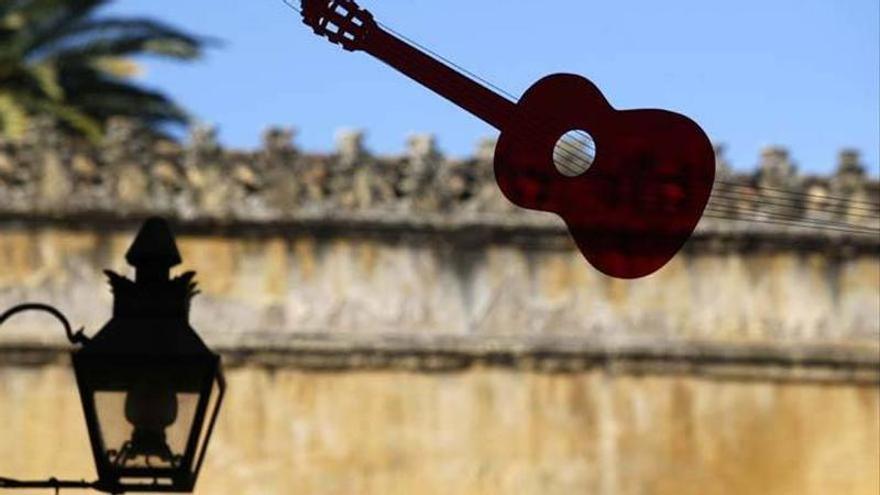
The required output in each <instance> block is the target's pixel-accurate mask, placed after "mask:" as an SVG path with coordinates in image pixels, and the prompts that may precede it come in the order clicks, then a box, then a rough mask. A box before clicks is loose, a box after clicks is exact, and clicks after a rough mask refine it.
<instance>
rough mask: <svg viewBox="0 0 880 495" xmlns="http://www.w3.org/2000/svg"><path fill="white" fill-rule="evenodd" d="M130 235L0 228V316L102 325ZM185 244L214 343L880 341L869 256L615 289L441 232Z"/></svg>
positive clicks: (684, 261) (515, 250)
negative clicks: (28, 311) (31, 312)
mask: <svg viewBox="0 0 880 495" xmlns="http://www.w3.org/2000/svg"><path fill="white" fill-rule="evenodd" d="M132 235H133V231H131V230H126V229H122V230H119V231H115V232H114V231H110V232H105V233H97V232H94V231H77V230H71V229H65V228H63V227H52V228H27V229H25V228H20V229H17V228H8V227H7V228H5V229H4V230H3V232H2V234H0V266H3V267H4V269H3V270H0V306H2V307H7V306H11V305H12V304H15V303H17V302H21V301H26V300H38V301H45V302H50V303H52V304H55V305H57V306H58V307H59V308H61V309H62V310H63V311H65V312H66V313H67V314H68V315H69V317H70V318H71V320H72V321H73V322H74V323H75V324H83V325H85V326H86V328H87V329H88V330H96V329H97V328H99V326H100V325H101V324H102V323H103V322H104V321H106V320H107V319H108V318H109V311H110V307H111V304H110V303H111V296H110V292H109V290H108V287H107V285H106V282H105V280H104V275H103V274H102V273H101V269H103V268H112V269H115V270H120V271H122V272H126V273H127V272H128V270H129V268H128V267H126V266H125V265H124V262H123V261H122V260H124V253H125V250H126V249H127V248H128V245H129V243H130V240H131V238H132ZM563 241H564V239H563ZM566 242H567V241H566ZM179 245H180V249H181V253H182V256H183V259H184V264H183V265H182V267H181V269H195V270H197V272H198V276H197V280H198V282H199V284H200V288H201V290H202V292H203V294H201V295H199V296H197V297H196V299H195V300H194V304H193V314H192V321H193V323H194V325H195V327H196V328H197V329H199V330H200V331H201V332H202V333H203V334H204V335H205V336H206V338H207V340H208V341H210V342H213V343H214V344H217V345H225V346H235V345H241V344H244V343H247V342H253V341H254V340H256V341H278V340H283V339H284V337H285V336H292V335H294V334H297V333H300V334H302V333H305V334H338V335H345V334H353V335H356V336H364V335H375V336H377V337H378V336H383V335H395V334H397V335H399V334H405V335H409V336H414V335H415V336H418V335H423V336H465V337H466V336H485V337H489V336H506V335H529V336H533V337H535V336H540V337H547V338H552V339H557V340H565V339H589V340H591V341H593V342H594V343H604V344H606V345H618V344H621V345H623V344H627V343H633V342H636V343H637V342H642V343H645V342H649V343H653V342H661V343H662V342H666V343H669V344H670V345H675V344H678V343H688V342H706V341H711V342H718V343H731V344H733V343H768V344H773V345H787V344H816V345H833V346H858V347H867V348H873V349H876V348H877V345H878V339H880V259H878V257H877V256H876V253H874V252H873V251H867V252H861V253H856V254H851V255H849V256H840V255H838V254H836V253H834V252H831V251H830V250H819V249H802V250H801V249H797V247H796V246H792V247H791V248H787V249H784V250H781V249H757V250H756V251H753V252H742V251H738V250H734V249H716V250H711V249H702V248H701V249H692V250H691V251H690V252H685V253H683V254H682V255H680V256H677V257H676V258H675V259H673V260H672V261H671V262H670V263H669V264H668V265H667V266H666V267H665V268H663V269H662V270H661V271H659V272H658V273H656V274H655V275H652V276H651V277H648V278H647V279H643V280H638V281H622V280H612V279H609V278H607V277H604V276H602V275H601V274H599V273H598V272H596V271H595V270H593V269H592V268H590V267H589V265H587V264H586V263H585V262H584V260H583V259H582V258H581V257H580V255H579V254H578V253H577V252H575V251H574V250H572V249H570V248H569V247H568V246H567V245H566V244H565V242H562V241H560V245H558V246H531V247H529V246H526V247H524V246H522V245H518V244H516V243H511V242H493V241H485V242H482V241H481V242H476V243H459V242H457V241H456V240H455V239H454V238H453V237H451V236H447V235H443V234H425V233H421V234H417V233H411V234H399V235H394V236H388V237H385V238H379V237H375V236H373V237H370V236H364V237H358V236H356V235H355V236H351V235H349V236H315V235H312V234H308V233H300V234H294V235H290V236H281V235H275V234H270V235H247V234H242V235H230V236H202V235H181V236H180V238H179ZM42 318H45V317H27V316H22V317H21V320H20V321H18V320H16V321H10V323H9V327H8V328H6V327H4V331H3V333H2V334H0V342H22V341H31V342H33V341H52V339H55V341H57V337H59V335H56V333H58V332H56V331H55V330H54V329H52V330H48V331H47V330H45V329H41V328H38V327H40V326H42V325H44V324H45V323H46V321H45V320H43V319H42ZM266 339H268V340H266Z"/></svg>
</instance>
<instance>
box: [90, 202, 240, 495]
mask: <svg viewBox="0 0 880 495" xmlns="http://www.w3.org/2000/svg"><path fill="white" fill-rule="evenodd" d="M126 260H127V261H128V263H129V264H130V265H132V266H134V267H135V270H136V272H135V279H134V280H130V279H128V278H126V277H123V276H120V275H118V274H116V273H113V272H111V271H106V272H105V273H107V276H108V277H109V279H110V285H111V286H112V288H113V294H114V303H113V317H112V318H111V319H110V321H109V322H107V324H106V325H105V326H104V327H103V328H102V329H101V330H100V331H99V332H98V333H97V334H96V335H95V336H94V337H93V338H92V339H91V340H89V341H88V342H87V343H86V344H85V345H84V346H83V347H82V348H81V349H79V350H77V351H75V352H74V353H73V367H74V371H75V373H76V379H77V383H78V385H79V390H80V396H81V399H82V403H83V411H84V413H85V418H86V423H87V426H88V430H89V437H90V440H91V444H92V452H93V454H94V457H95V463H96V466H97V470H98V477H99V483H100V486H101V488H102V489H104V490H106V491H114V492H123V491H163V492H188V491H192V490H193V487H194V486H195V481H196V478H197V476H198V473H199V469H200V468H201V464H202V461H203V459H204V455H205V450H206V447H207V443H208V439H209V438H210V435H211V430H212V429H213V426H214V422H215V420H216V418H217V412H218V411H219V409H220V402H221V400H222V397H223V392H224V390H225V383H224V381H223V375H222V373H221V370H220V357H219V356H218V355H217V354H215V353H213V352H211V351H210V350H209V349H208V347H207V346H205V344H204V342H202V340H201V339H200V338H199V336H198V335H197V334H196V333H195V331H194V330H193V329H192V327H190V325H189V304H190V299H191V298H192V297H193V296H194V295H195V294H196V293H197V291H196V290H195V283H194V282H193V277H194V275H195V273H194V272H187V273H184V274H182V275H180V276H178V277H175V278H169V270H170V268H171V267H172V266H175V265H177V264H179V263H180V261H181V260H180V254H179V253H178V251H177V246H176V245H175V242H174V238H173V237H172V235H171V231H170V230H169V228H168V225H167V223H165V221H164V220H162V219H160V218H151V219H149V220H147V221H146V222H145V223H144V225H143V226H142V227H141V230H140V232H138V235H137V237H136V238H135V241H134V243H133V244H132V246H131V248H130V249H129V251H128V253H126Z"/></svg>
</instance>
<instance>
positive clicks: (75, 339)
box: [0, 303, 89, 344]
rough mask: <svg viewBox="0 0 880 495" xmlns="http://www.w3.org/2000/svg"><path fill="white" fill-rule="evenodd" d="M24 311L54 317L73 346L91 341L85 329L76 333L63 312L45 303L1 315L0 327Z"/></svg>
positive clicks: (21, 306) (30, 304)
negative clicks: (40, 312) (37, 312)
mask: <svg viewBox="0 0 880 495" xmlns="http://www.w3.org/2000/svg"><path fill="white" fill-rule="evenodd" d="M23 311H44V312H46V313H49V314H50V315H52V316H54V317H55V318H56V319H57V320H58V321H60V322H61V324H62V325H64V333H65V334H66V335H67V340H68V341H70V343H71V344H85V343H86V342H88V341H89V338H88V337H86V335H85V334H84V333H83V328H80V329H79V330H77V331H76V332H75V333H74V331H73V329H72V328H71V327H70V322H69V321H67V318H66V317H65V316H64V314H62V313H61V311H58V310H57V309H56V308H55V307H54V306H50V305H48V304H43V303H24V304H18V305H16V306H13V307H11V308H9V309H8V310H6V312H4V313H3V314H2V315H0V325H3V322H5V321H6V320H8V319H9V318H10V317H11V316H12V315H14V314H16V313H21V312H23Z"/></svg>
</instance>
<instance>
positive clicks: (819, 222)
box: [707, 202, 880, 234]
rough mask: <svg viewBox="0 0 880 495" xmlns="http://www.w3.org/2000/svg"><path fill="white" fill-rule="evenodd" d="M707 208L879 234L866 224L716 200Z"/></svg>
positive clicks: (738, 216) (735, 217) (735, 214)
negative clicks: (746, 206) (827, 219)
mask: <svg viewBox="0 0 880 495" xmlns="http://www.w3.org/2000/svg"><path fill="white" fill-rule="evenodd" d="M707 208H708V209H712V210H714V211H716V212H718V213H721V214H725V215H728V216H730V218H731V219H737V218H742V216H741V214H746V215H749V216H751V217H753V218H756V219H758V218H764V217H766V218H772V219H776V220H787V221H790V222H793V223H795V222H797V223H803V224H807V225H811V226H814V227H824V226H826V225H827V226H829V227H837V228H841V229H849V230H852V231H853V232H859V233H863V234H880V231H876V230H873V229H872V228H871V227H870V226H866V225H859V224H852V223H847V222H835V221H826V220H822V219H817V218H810V217H800V216H795V215H790V214H787V213H783V212H773V211H769V212H768V211H765V210H759V209H755V208H740V207H738V206H736V205H732V204H730V203H718V202H715V203H710V204H709V205H708V206H707Z"/></svg>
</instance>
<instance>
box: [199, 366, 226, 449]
mask: <svg viewBox="0 0 880 495" xmlns="http://www.w3.org/2000/svg"><path fill="white" fill-rule="evenodd" d="M221 380H222V378H221V377H220V375H219V374H217V376H216V377H215V378H214V380H211V391H210V392H209V394H210V395H208V406H207V408H206V409H205V419H204V421H202V429H201V431H200V432H199V443H198V450H197V452H196V456H195V459H196V462H199V461H200V460H201V459H202V458H203V457H204V455H205V448H207V444H208V435H209V433H210V431H209V430H210V428H211V426H212V423H213V419H214V415H215V414H216V413H217V408H218V407H219V406H220V404H219V401H220V397H221V395H220V394H221V392H222V388H221V387H222V384H221Z"/></svg>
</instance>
